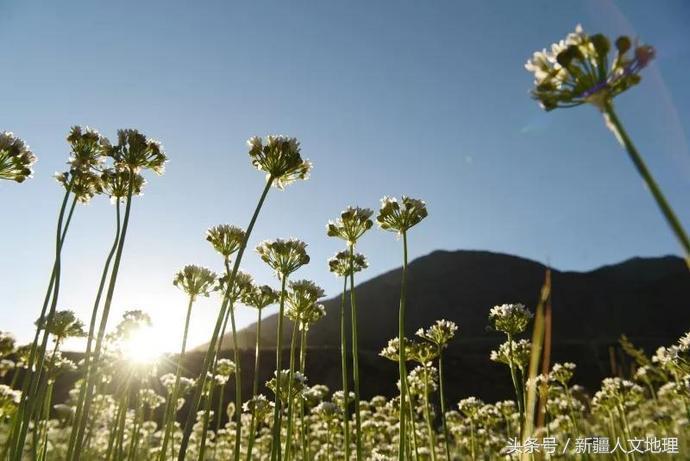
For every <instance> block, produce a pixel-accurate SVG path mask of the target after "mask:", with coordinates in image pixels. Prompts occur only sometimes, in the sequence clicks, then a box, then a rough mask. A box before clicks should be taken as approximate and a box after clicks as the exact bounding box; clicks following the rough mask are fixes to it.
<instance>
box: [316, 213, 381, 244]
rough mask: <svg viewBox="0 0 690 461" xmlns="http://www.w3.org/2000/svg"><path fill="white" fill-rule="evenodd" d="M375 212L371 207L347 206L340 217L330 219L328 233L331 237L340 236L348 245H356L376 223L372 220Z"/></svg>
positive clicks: (327, 227)
mask: <svg viewBox="0 0 690 461" xmlns="http://www.w3.org/2000/svg"><path fill="white" fill-rule="evenodd" d="M373 214H374V212H373V211H372V210H370V209H369V208H359V207H347V208H346V209H345V211H343V212H342V213H340V218H338V219H336V220H335V221H329V223H328V225H327V226H326V233H327V234H328V236H329V237H338V238H341V239H343V240H345V241H346V242H347V243H348V245H354V244H355V243H357V240H358V239H359V238H360V237H361V236H362V235H363V234H364V233H365V232H366V231H368V230H369V229H371V226H373V225H374V223H373V221H372V220H371V215H373Z"/></svg>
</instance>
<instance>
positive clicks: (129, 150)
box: [67, 129, 167, 461]
mask: <svg viewBox="0 0 690 461" xmlns="http://www.w3.org/2000/svg"><path fill="white" fill-rule="evenodd" d="M117 138H118V143H117V145H114V146H108V147H107V149H106V152H107V155H108V157H110V158H111V159H112V162H113V167H114V169H115V171H120V172H122V171H124V172H126V173H127V175H128V177H127V180H126V184H127V196H126V199H125V214H124V218H123V221H122V227H121V230H120V234H119V238H118V242H117V249H116V251H115V258H114V261H113V267H112V271H111V273H110V279H109V282H108V290H107V291H106V296H105V301H104V304H103V312H102V314H101V321H100V324H99V327H98V333H97V335H96V342H95V346H94V351H93V356H92V363H91V365H90V367H98V364H99V361H100V358H101V354H102V348H103V340H104V338H105V331H106V327H107V325H108V316H109V315H110V308H111V305H112V302H113V296H114V294H115V286H116V285H117V275H118V272H119V270H120V263H121V260H122V252H123V250H124V244H125V240H126V237H127V229H128V227H129V217H130V213H131V207H132V196H133V195H134V194H135V192H137V191H140V189H141V184H142V183H143V180H141V179H139V178H138V177H137V175H139V174H140V173H141V172H142V171H143V170H151V171H153V172H154V173H156V174H158V175H160V174H163V169H164V166H165V162H166V161H167V157H166V155H165V152H164V151H163V148H162V146H161V145H160V143H159V142H158V141H155V140H153V139H150V138H147V137H146V136H145V135H144V134H142V133H140V132H139V131H137V130H134V129H123V130H118V132H117ZM75 161H77V162H79V163H80V164H88V162H87V161H86V160H84V159H83V158H81V157H80V156H75ZM96 378H97V377H96V374H95V373H90V375H89V376H88V379H87V381H86V390H85V398H84V405H83V411H82V412H81V419H80V421H78V422H77V423H78V426H77V431H76V435H75V436H74V439H73V440H74V443H71V444H70V447H69V452H68V458H67V459H68V461H73V460H78V459H80V456H81V450H80V449H79V447H81V446H82V443H83V440H84V433H85V430H86V422H87V421H88V419H89V411H90V407H91V400H92V396H93V392H94V386H95V384H96V383H95V381H96Z"/></svg>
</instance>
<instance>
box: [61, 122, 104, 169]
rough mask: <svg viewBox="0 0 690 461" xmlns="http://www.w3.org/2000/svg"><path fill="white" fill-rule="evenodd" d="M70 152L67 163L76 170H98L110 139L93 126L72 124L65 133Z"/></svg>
mask: <svg viewBox="0 0 690 461" xmlns="http://www.w3.org/2000/svg"><path fill="white" fill-rule="evenodd" d="M67 142H68V143H69V145H70V148H71V152H70V158H69V162H68V163H69V165H70V167H71V169H72V170H73V171H74V170H78V171H89V170H96V171H100V169H101V166H102V165H103V162H104V161H105V156H106V153H107V152H108V150H109V149H110V147H111V146H110V141H108V138H106V137H105V136H102V135H101V134H100V133H99V132H98V131H96V130H94V129H93V128H89V127H86V128H82V127H80V126H73V127H72V128H71V129H70V132H69V135H67Z"/></svg>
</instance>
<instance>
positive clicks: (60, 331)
mask: <svg viewBox="0 0 690 461" xmlns="http://www.w3.org/2000/svg"><path fill="white" fill-rule="evenodd" d="M46 323H47V317H44V318H41V319H39V320H37V321H36V326H37V327H38V328H40V329H42V330H43V329H45V328H46ZM48 333H50V334H51V335H53V337H54V338H55V340H56V341H62V340H63V339H65V338H71V337H84V336H86V332H85V331H84V323H83V322H82V321H81V320H79V319H78V318H77V316H76V315H75V314H74V312H73V311H70V310H64V311H57V312H55V313H54V314H53V319H52V322H51V324H50V325H49V328H48Z"/></svg>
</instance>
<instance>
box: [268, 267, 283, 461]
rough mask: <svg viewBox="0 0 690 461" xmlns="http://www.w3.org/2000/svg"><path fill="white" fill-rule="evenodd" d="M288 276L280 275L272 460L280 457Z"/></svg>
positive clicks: (274, 460)
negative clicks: (282, 363)
mask: <svg viewBox="0 0 690 461" xmlns="http://www.w3.org/2000/svg"><path fill="white" fill-rule="evenodd" d="M286 280H287V277H285V276H284V275H283V276H281V277H280V308H279V311H278V331H277V333H276V334H277V340H276V389H275V404H274V407H273V431H272V432H273V438H272V441H271V461H276V460H277V459H280V414H281V402H280V372H281V361H282V360H281V357H282V355H283V354H282V350H281V349H282V347H283V317H284V315H285V283H286Z"/></svg>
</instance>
